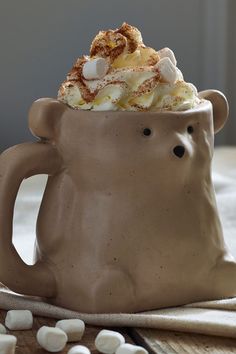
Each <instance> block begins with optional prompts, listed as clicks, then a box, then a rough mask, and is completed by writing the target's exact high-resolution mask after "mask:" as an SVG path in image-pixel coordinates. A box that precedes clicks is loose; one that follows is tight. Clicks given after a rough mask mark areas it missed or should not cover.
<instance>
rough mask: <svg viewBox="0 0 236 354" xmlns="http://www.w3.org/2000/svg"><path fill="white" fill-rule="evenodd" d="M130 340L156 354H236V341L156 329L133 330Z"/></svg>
mask: <svg viewBox="0 0 236 354" xmlns="http://www.w3.org/2000/svg"><path fill="white" fill-rule="evenodd" d="M131 335H132V338H133V339H134V340H135V341H136V342H138V343H139V344H140V345H143V346H146V347H147V348H148V351H149V353H158V354H195V353H196V354H209V353H211V354H223V353H224V354H231V353H236V339H230V338H223V337H214V336H204V335H200V334H189V333H180V332H170V331H161V330H156V329H144V328H142V329H141V328H140V329H133V330H131Z"/></svg>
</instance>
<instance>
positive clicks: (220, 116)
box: [199, 90, 229, 134]
mask: <svg viewBox="0 0 236 354" xmlns="http://www.w3.org/2000/svg"><path fill="white" fill-rule="evenodd" d="M199 97H200V98H204V99H206V100H209V101H210V102H211V104H212V107H213V121H214V133H215V134H216V133H218V132H219V131H220V130H221V129H222V128H223V126H224V125H225V123H226V121H227V119H228V115H229V105H228V101H227V98H226V97H225V95H224V94H223V93H222V92H221V91H218V90H205V91H201V92H199Z"/></svg>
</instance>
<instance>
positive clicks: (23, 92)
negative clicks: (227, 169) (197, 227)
mask: <svg viewBox="0 0 236 354" xmlns="http://www.w3.org/2000/svg"><path fill="white" fill-rule="evenodd" d="M235 15H236V1H235V0H130V1H128V0H100V1H95V0H93V1H92V0H67V1H65V0H64V1H63V0H50V1H46V0H41V1H36V0H21V1H15V0H5V1H3V0H0V48H1V49H0V54H1V55H0V62H1V65H0V80H1V94H0V151H2V150H3V149H5V148H7V147H9V146H11V145H13V144H18V143H20V142H23V141H28V140H33V137H32V136H31V134H30V132H29V131H28V126H27V124H28V123H27V114H28V110H29V107H30V105H31V103H32V102H33V101H34V100H35V99H37V98H40V97H56V95H57V91H58V87H59V85H60V83H61V82H62V81H63V80H64V79H65V76H66V73H67V72H68V71H69V69H70V68H71V67H72V65H73V63H74V61H75V60H76V58H77V57H78V56H81V55H82V54H88V53H89V47H90V43H91V41H92V39H93V38H94V36H95V35H96V33H97V32H98V31H99V30H102V29H109V28H112V29H114V28H117V27H119V26H120V25H121V24H122V23H123V22H124V21H126V22H128V23H129V24H131V25H134V26H137V27H138V28H139V29H140V31H141V32H142V35H143V39H144V43H145V44H146V45H148V46H152V47H154V48H155V49H161V48H162V47H165V46H168V47H170V48H171V49H172V50H173V51H174V52H175V55H176V58H177V61H178V67H179V68H180V69H181V70H182V71H183V73H184V77H185V80H186V81H190V82H192V83H194V84H195V85H196V86H197V88H198V90H199V91H200V90H204V89H207V88H214V89H219V90H222V91H223V92H224V93H225V94H226V96H227V98H228V100H229V104H230V120H229V121H228V123H227V125H226V127H225V129H223V130H222V132H220V133H219V134H217V137H216V144H217V145H233V144H236V68H235V65H236V64H235V63H236V22H235Z"/></svg>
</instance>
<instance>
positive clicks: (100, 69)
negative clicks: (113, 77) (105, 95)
mask: <svg viewBox="0 0 236 354" xmlns="http://www.w3.org/2000/svg"><path fill="white" fill-rule="evenodd" d="M108 69H109V65H108V62H107V61H106V59H104V58H95V59H90V60H89V61H87V62H86V63H85V64H84V66H83V77H84V78H85V79H86V80H94V79H102V78H103V77H104V76H105V75H106V73H107V71H108Z"/></svg>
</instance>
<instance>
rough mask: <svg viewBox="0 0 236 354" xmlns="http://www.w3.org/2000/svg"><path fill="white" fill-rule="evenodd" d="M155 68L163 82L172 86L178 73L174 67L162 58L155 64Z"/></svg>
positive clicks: (168, 60)
mask: <svg viewBox="0 0 236 354" xmlns="http://www.w3.org/2000/svg"><path fill="white" fill-rule="evenodd" d="M156 67H157V68H158V70H159V73H160V75H161V78H162V80H163V81H164V82H168V83H170V84H174V83H175V81H176V80H177V79H178V73H177V70H176V67H175V66H174V64H173V63H172V61H171V60H170V59H169V58H167V57H166V58H162V59H161V60H159V61H158V63H157V64H156Z"/></svg>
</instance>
